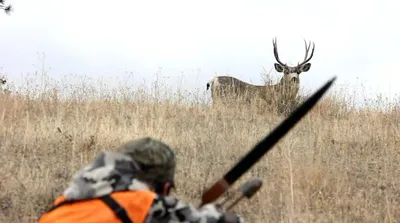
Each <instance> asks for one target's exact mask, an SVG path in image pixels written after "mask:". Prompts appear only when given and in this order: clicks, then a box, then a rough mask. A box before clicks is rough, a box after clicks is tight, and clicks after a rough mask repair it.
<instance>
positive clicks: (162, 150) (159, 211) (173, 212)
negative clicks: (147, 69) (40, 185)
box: [38, 137, 243, 223]
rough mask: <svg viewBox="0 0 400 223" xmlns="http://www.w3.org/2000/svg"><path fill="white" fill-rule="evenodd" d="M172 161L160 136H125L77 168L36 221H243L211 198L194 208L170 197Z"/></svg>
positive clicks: (171, 153)
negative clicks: (125, 139) (115, 146)
mask: <svg viewBox="0 0 400 223" xmlns="http://www.w3.org/2000/svg"><path fill="white" fill-rule="evenodd" d="M175 166H176V158H175V154H174V152H173V151H172V149H171V148H170V147H169V146H168V145H167V144H165V143H164V142H162V141H159V140H156V139H154V138H150V137H144V138H140V139H136V140H131V141H129V142H126V143H125V144H123V145H122V146H120V147H119V148H118V149H117V151H116V152H112V151H105V152H102V153H101V154H100V155H99V156H98V157H96V159H95V160H94V162H92V163H91V164H89V165H88V166H86V167H84V168H83V169H81V170H79V171H78V172H77V173H76V174H75V175H74V177H73V179H72V182H71V183H70V185H69V187H68V188H67V189H66V190H65V191H64V193H63V195H61V196H59V197H58V198H57V199H56V200H55V201H54V204H53V207H52V208H51V209H50V210H49V211H47V212H46V213H44V214H43V215H42V216H41V218H40V219H39V221H38V223H50V222H52V223H53V222H60V223H64V222H65V223H66V222H68V223H79V222H108V223H113V222H115V223H117V222H123V223H128V222H129V223H132V222H133V223H152V222H204V223H206V222H215V223H218V222H221V223H223V222H235V223H236V222H238V223H240V222H243V219H242V217H241V216H239V215H237V214H234V213H231V212H225V211H224V210H223V209H222V208H221V207H219V206H218V205H217V204H213V203H212V204H206V205H204V206H202V207H201V208H198V209H197V208H195V207H194V206H193V205H190V204H185V203H183V202H181V201H180V200H179V199H177V198H175V197H171V196H170V195H169V194H170V191H171V189H173V188H175V184H174V175H175Z"/></svg>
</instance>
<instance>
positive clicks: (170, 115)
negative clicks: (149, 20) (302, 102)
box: [0, 86, 400, 222]
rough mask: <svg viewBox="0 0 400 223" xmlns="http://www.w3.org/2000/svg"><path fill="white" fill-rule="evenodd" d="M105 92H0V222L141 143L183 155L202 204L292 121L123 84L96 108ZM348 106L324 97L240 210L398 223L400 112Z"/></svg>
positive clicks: (193, 193)
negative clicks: (121, 148) (108, 153)
mask: <svg viewBox="0 0 400 223" xmlns="http://www.w3.org/2000/svg"><path fill="white" fill-rule="evenodd" d="M96 87H97V86H81V87H75V88H71V89H72V91H73V92H75V93H74V94H73V95H74V98H72V99H68V100H63V99H61V97H60V95H58V93H57V92H59V90H60V89H57V88H61V87H57V86H53V87H52V88H51V89H47V90H46V93H45V94H42V95H36V96H35V95H33V93H35V92H34V91H33V90H32V88H30V92H24V93H20V94H19V95H5V94H0V153H1V154H2V155H1V156H0V163H1V168H0V176H2V177H1V179H0V188H1V190H0V222H35V220H36V218H37V217H38V216H39V215H40V213H42V211H43V210H45V209H46V208H47V207H48V206H49V205H50V203H51V202H52V200H53V199H54V198H55V196H57V195H58V194H59V193H61V192H62V191H63V189H64V188H65V186H66V184H67V183H68V181H69V180H70V179H71V177H72V175H73V174H74V172H75V171H77V170H78V169H79V168H81V167H82V166H84V165H86V164H87V163H88V162H89V161H90V160H91V159H92V158H93V157H94V156H95V155H96V154H97V153H98V152H100V151H103V150H113V149H114V148H115V147H116V146H118V145H119V144H120V143H121V142H123V141H125V140H129V139H132V138H136V137H142V136H152V137H157V138H161V139H162V140H164V141H166V142H167V143H169V144H171V145H172V146H173V147H174V148H175V151H176V154H177V159H178V165H179V167H178V172H177V186H178V190H179V191H178V192H177V193H178V194H179V196H181V197H183V199H185V200H186V201H188V202H194V203H195V204H198V203H199V200H200V195H201V191H202V189H203V188H204V187H208V186H210V184H211V183H213V182H214V181H215V180H216V179H218V178H219V177H221V174H222V173H224V172H225V171H227V170H228V169H229V168H230V167H231V166H232V165H233V163H235V162H236V161H237V160H238V159H239V158H240V157H241V156H242V155H243V154H245V153H246V152H247V151H248V150H249V148H250V147H251V146H253V145H254V144H255V143H256V142H257V141H258V140H259V139H260V138H261V137H263V136H264V135H265V134H267V133H268V132H269V131H270V130H271V129H272V128H273V127H274V126H276V125H277V124H278V123H279V122H280V121H282V119H283V116H279V115H276V114H273V113H267V112H260V110H259V109H252V108H247V109H238V110H232V109H210V108H208V107H207V106H204V104H205V103H204V101H201V100H200V99H199V98H200V97H199V98H197V99H196V97H192V98H194V99H193V100H189V99H188V100H183V99H185V98H184V97H182V96H178V95H175V96H176V97H179V99H177V98H174V99H175V100H163V101H157V100H154V98H153V99H152V100H151V98H150V97H147V96H148V95H147V96H146V93H140V94H139V93H138V92H136V93H135V90H129V91H128V90H127V89H125V88H124V89H120V92H117V93H115V92H114V94H112V93H110V95H108V96H104V97H102V98H101V99H96V100H87V99H88V98H89V96H90V91H94V89H96ZM102 93H103V94H104V95H107V94H106V92H102ZM134 93H135V94H134ZM164 93H168V92H162V91H161V92H160V94H159V95H163V94H164ZM113 95H114V96H113ZM168 95H170V97H175V96H174V95H173V94H170V93H168ZM117 96H118V97H119V98H117ZM128 96H129V97H128ZM121 98H122V99H121ZM344 98H345V97H343V96H341V95H336V94H330V95H329V96H327V97H324V98H323V100H322V101H321V102H320V103H319V104H318V105H317V107H316V108H315V109H313V110H312V112H310V114H308V115H307V116H306V117H305V118H304V119H303V120H302V121H301V122H300V123H299V124H298V125H297V126H296V127H295V128H294V129H293V130H292V131H291V132H290V133H289V134H288V135H287V136H286V137H285V138H284V139H283V140H282V141H280V143H279V144H278V146H277V147H276V148H275V149H274V150H272V151H271V152H270V153H268V154H267V155H266V156H265V157H264V158H263V159H262V160H261V161H260V162H259V163H257V164H256V166H255V167H254V168H253V169H252V170H251V171H249V172H248V173H247V174H246V175H245V176H244V178H243V179H242V180H241V181H240V182H239V183H241V182H243V181H244V179H248V178H250V177H262V178H263V179H264V186H263V188H262V189H261V191H260V192H259V193H258V194H257V196H255V197H254V198H253V199H252V201H251V202H249V201H243V202H242V203H240V204H239V205H238V206H237V207H236V208H235V211H236V212H239V213H241V214H242V215H243V217H244V218H245V219H246V220H247V222H278V221H279V222H395V221H396V220H397V221H398V220H399V219H400V177H399V176H400V150H399V145H400V137H399V135H400V134H399V131H400V128H399V121H400V112H399V111H397V110H396V109H389V110H388V111H385V112H383V111H378V110H376V109H363V110H355V109H354V108H353V107H352V106H351V105H350V104H351V102H349V101H346V100H345V99H344ZM171 99H172V98H171ZM179 102H181V103H179ZM235 186H238V184H235Z"/></svg>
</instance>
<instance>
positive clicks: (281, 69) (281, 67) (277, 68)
mask: <svg viewBox="0 0 400 223" xmlns="http://www.w3.org/2000/svg"><path fill="white" fill-rule="evenodd" d="M274 67H275V70H276V71H278V72H279V73H281V72H283V66H282V65H280V64H278V63H275V64H274Z"/></svg>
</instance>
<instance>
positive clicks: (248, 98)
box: [206, 38, 315, 105]
mask: <svg viewBox="0 0 400 223" xmlns="http://www.w3.org/2000/svg"><path fill="white" fill-rule="evenodd" d="M304 43H305V48H306V53H305V57H304V60H303V62H301V63H298V64H297V66H289V65H287V64H285V63H282V62H281V60H280V59H279V55H278V47H277V44H276V38H275V39H274V40H273V41H272V44H273V48H274V56H275V59H276V61H277V63H275V64H274V68H275V70H276V71H277V72H279V73H283V76H282V78H281V79H280V81H279V82H278V83H277V84H273V85H253V84H249V83H246V82H244V81H242V80H239V79H237V78H235V77H231V76H217V77H214V78H212V79H211V80H210V81H209V82H207V85H206V87H207V90H208V89H210V90H211V98H212V101H213V105H215V104H216V102H217V103H221V102H227V101H229V100H231V99H233V100H237V99H240V100H244V102H246V103H252V102H255V101H257V100H259V101H260V100H261V101H265V102H267V103H268V104H271V103H272V102H273V101H274V100H284V101H289V100H292V99H294V98H295V97H296V96H297V93H298V91H299V88H300V77H299V76H300V74H301V73H303V72H307V71H309V70H310V67H311V63H309V61H310V60H311V58H312V57H313V55H314V49H315V44H314V43H313V49H312V52H311V55H310V57H308V53H309V51H310V47H311V43H309V44H308V45H307V42H306V41H305V40H304Z"/></svg>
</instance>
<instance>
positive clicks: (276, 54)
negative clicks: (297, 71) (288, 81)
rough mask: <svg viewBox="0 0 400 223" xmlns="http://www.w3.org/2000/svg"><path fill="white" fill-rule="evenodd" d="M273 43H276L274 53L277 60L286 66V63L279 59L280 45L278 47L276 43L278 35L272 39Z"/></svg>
mask: <svg viewBox="0 0 400 223" xmlns="http://www.w3.org/2000/svg"><path fill="white" fill-rule="evenodd" d="M272 44H273V45H274V55H275V59H276V61H277V62H278V63H279V64H280V65H283V66H285V64H284V63H282V62H281V60H280V59H279V55H278V47H277V44H276V37H275V38H274V39H273V40H272Z"/></svg>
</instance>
